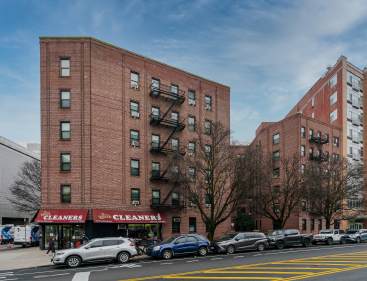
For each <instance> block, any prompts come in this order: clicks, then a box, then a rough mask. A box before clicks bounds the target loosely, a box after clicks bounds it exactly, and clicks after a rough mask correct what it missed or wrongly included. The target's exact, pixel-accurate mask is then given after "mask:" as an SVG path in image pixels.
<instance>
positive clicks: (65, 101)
mask: <svg viewBox="0 0 367 281" xmlns="http://www.w3.org/2000/svg"><path fill="white" fill-rule="evenodd" d="M60 107H62V108H70V90H61V91H60Z"/></svg>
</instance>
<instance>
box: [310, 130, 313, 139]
mask: <svg viewBox="0 0 367 281" xmlns="http://www.w3.org/2000/svg"><path fill="white" fill-rule="evenodd" d="M309 137H310V139H312V137H313V130H312V129H310V130H309Z"/></svg>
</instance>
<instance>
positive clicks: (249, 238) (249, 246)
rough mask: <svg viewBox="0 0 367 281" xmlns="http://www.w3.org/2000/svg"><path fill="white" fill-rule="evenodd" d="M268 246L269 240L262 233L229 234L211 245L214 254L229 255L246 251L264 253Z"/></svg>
mask: <svg viewBox="0 0 367 281" xmlns="http://www.w3.org/2000/svg"><path fill="white" fill-rule="evenodd" d="M268 246H269V245H268V239H267V238H266V236H265V234H264V233H261V232H242V233H229V234H226V235H224V236H222V237H221V238H219V239H218V240H215V241H213V242H212V243H211V247H212V250H213V251H214V252H217V253H228V254H233V253H234V252H236V251H244V250H258V251H262V250H264V249H265V248H267V247H268Z"/></svg>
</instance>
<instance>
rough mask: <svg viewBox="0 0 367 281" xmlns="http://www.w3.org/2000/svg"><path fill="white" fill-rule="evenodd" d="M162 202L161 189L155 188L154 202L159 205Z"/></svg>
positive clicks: (153, 193)
mask: <svg viewBox="0 0 367 281" xmlns="http://www.w3.org/2000/svg"><path fill="white" fill-rule="evenodd" d="M160 203H161V192H160V191H159V190H153V192H152V204H153V205H159V204H160Z"/></svg>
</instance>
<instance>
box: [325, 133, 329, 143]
mask: <svg viewBox="0 0 367 281" xmlns="http://www.w3.org/2000/svg"><path fill="white" fill-rule="evenodd" d="M325 140H326V143H329V134H325Z"/></svg>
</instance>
